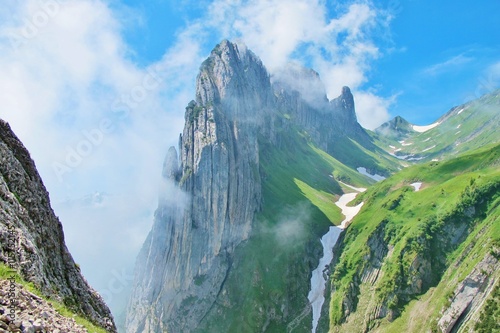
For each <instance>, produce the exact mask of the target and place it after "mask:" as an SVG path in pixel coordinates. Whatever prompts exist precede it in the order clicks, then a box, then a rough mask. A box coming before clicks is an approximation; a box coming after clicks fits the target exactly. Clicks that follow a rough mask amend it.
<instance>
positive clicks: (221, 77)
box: [196, 40, 270, 105]
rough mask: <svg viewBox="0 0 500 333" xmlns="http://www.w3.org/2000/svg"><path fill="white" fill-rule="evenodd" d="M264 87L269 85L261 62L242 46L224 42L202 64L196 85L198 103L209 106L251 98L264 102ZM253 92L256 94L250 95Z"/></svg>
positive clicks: (267, 76)
mask: <svg viewBox="0 0 500 333" xmlns="http://www.w3.org/2000/svg"><path fill="white" fill-rule="evenodd" d="M262 86H264V87H266V86H270V82H269V75H268V73H267V70H266V68H265V67H264V65H263V64H262V61H261V60H260V59H259V58H258V57H257V56H256V55H255V54H254V53H253V52H252V51H250V50H248V49H247V47H246V46H245V45H244V44H242V43H233V42H230V41H228V40H223V41H222V42H221V43H219V44H217V46H215V48H214V49H213V50H212V52H211V53H210V56H209V57H208V58H207V59H206V60H205V61H204V62H203V63H202V65H201V67H200V73H199V75H198V78H197V82H196V102H197V103H198V104H199V105H208V104H210V103H218V102H224V101H226V102H227V101H228V99H226V97H227V96H231V100H234V99H238V98H245V96H251V98H252V99H254V98H257V100H260V99H262V91H263V90H262V88H261V87H262ZM252 91H254V93H253V94H252V93H249V92H252Z"/></svg>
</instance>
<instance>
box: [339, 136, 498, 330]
mask: <svg viewBox="0 0 500 333" xmlns="http://www.w3.org/2000/svg"><path fill="white" fill-rule="evenodd" d="M499 165H500V145H496V146H494V145H493V146H491V145H490V146H488V147H485V148H482V149H479V150H476V151H473V152H470V153H468V154H465V155H462V156H460V157H458V158H456V159H452V160H449V161H446V162H431V163H427V164H423V165H419V166H414V167H411V168H407V169H405V170H403V171H401V172H400V173H398V174H396V175H394V176H392V177H390V178H389V179H387V180H385V181H383V182H381V183H379V184H376V185H375V186H373V187H372V188H370V189H369V190H368V191H367V192H365V193H364V194H362V195H360V196H359V199H358V200H360V201H361V200H362V201H364V202H365V205H364V207H363V209H362V210H361V212H360V213H359V214H358V216H357V217H356V218H355V219H354V221H353V223H352V224H351V226H350V227H349V229H348V230H347V233H346V235H345V241H344V243H343V245H342V248H341V251H342V252H341V256H340V259H339V261H338V263H337V264H336V267H335V271H334V273H333V275H332V288H333V290H334V292H333V293H332V296H331V300H330V331H331V332H337V331H339V332H362V331H363V330H364V329H373V328H376V327H379V328H378V330H379V331H380V332H401V331H408V330H409V331H412V332H423V331H428V330H431V329H436V319H437V318H438V317H439V314H440V312H441V310H442V309H443V307H444V306H445V305H447V304H449V299H448V298H449V295H450V291H453V290H454V288H455V287H456V285H457V284H458V283H459V282H460V281H462V280H463V279H464V278H465V277H466V276H467V275H468V274H469V273H470V272H471V270H472V269H473V267H474V266H475V265H476V264H477V263H478V262H479V261H481V260H482V259H483V258H484V257H485V255H486V254H488V253H489V252H490V251H497V249H498V251H499V252H500V221H499V217H500V207H499V204H500V168H499ZM416 181H419V182H423V185H422V188H421V190H420V191H418V192H416V191H415V190H414V189H413V187H412V186H410V184H411V183H412V182H416ZM472 207H473V208H472ZM495 253H496V252H495ZM452 263H456V264H457V266H452ZM374 268H380V271H378V270H376V269H375V270H374ZM373 272H375V273H373ZM369 273H372V274H369ZM495 274H496V275H494V276H492V278H498V276H497V275H498V274H497V273H495ZM368 281H370V282H368ZM448 281H454V282H453V283H451V284H450V283H447V282H448ZM347 312H350V316H348V317H347V318H346V316H345V314H346V313H347ZM378 317H380V318H383V319H375V318H378ZM393 320H394V321H393Z"/></svg>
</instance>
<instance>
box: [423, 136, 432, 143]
mask: <svg viewBox="0 0 500 333" xmlns="http://www.w3.org/2000/svg"><path fill="white" fill-rule="evenodd" d="M430 139H431V138H430V137H428V138H427V139H425V140H424V141H422V142H427V141H429V140H430Z"/></svg>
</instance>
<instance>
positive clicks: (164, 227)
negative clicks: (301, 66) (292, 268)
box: [127, 42, 272, 332]
mask: <svg viewBox="0 0 500 333" xmlns="http://www.w3.org/2000/svg"><path fill="white" fill-rule="evenodd" d="M269 92H270V89H269V78H268V75H267V72H266V70H265V69H264V67H263V65H262V64H261V62H260V61H259V60H258V59H257V58H256V57H255V55H254V54H253V53H251V52H249V51H247V50H246V49H244V48H242V47H241V46H238V45H235V44H231V43H229V42H223V43H222V44H220V45H219V46H218V47H217V48H215V49H214V51H212V54H211V56H210V58H209V59H207V61H205V62H204V63H203V65H202V67H201V72H200V74H199V76H198V79H197V93H196V101H192V102H191V103H190V104H189V105H188V107H187V108H186V124H185V127H184V131H183V134H182V136H181V138H180V143H179V151H180V154H179V156H180V163H179V164H178V163H177V153H176V151H175V149H171V150H170V151H169V154H168V156H167V159H166V163H165V169H164V176H166V177H167V178H168V179H166V181H170V182H174V183H175V185H176V186H178V189H179V190H180V191H182V192H183V193H185V194H187V197H188V198H187V202H185V203H184V205H182V206H179V205H178V204H177V203H175V204H173V203H172V202H171V201H168V200H164V201H162V202H160V205H159V208H158V210H157V212H156V216H155V223H154V227H153V230H152V231H151V233H150V235H149V237H148V239H147V241H146V243H145V245H144V247H143V250H142V252H141V254H140V255H139V257H138V264H137V277H136V282H135V291H134V293H133V295H132V303H131V305H130V307H129V310H128V319H127V327H128V328H127V331H128V332H159V331H162V330H164V329H165V328H167V329H169V331H171V332H189V331H192V329H193V328H194V327H196V326H197V325H198V323H199V322H200V321H201V319H202V318H203V316H205V314H206V312H207V311H208V309H209V308H210V306H211V305H212V304H213V303H214V302H215V300H216V298H217V296H218V292H219V291H220V289H221V287H222V284H223V283H224V280H225V278H226V276H227V274H228V271H229V269H230V267H231V262H232V253H233V251H234V249H235V247H236V246H237V245H238V244H240V243H241V242H242V241H243V240H245V239H247V238H248V236H249V233H250V230H251V225H252V222H253V220H254V215H255V213H256V212H257V211H258V210H259V208H260V205H261V187H260V177H259V171H258V163H259V154H258V145H257V134H258V125H259V123H260V122H261V120H262V118H261V116H262V113H263V112H265V110H266V109H268V108H269V107H270V106H271V104H270V103H271V102H272V99H271V95H270V93H269ZM195 300H196V301H195Z"/></svg>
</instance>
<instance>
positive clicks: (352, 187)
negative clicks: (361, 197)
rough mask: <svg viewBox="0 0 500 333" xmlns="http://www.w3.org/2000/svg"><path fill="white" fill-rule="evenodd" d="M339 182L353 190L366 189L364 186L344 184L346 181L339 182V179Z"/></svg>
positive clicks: (360, 190)
mask: <svg viewBox="0 0 500 333" xmlns="http://www.w3.org/2000/svg"><path fill="white" fill-rule="evenodd" d="M339 183H341V184H342V185H344V186H347V187H349V188H350V189H353V190H354V191H358V192H364V191H366V188H363V187H354V186H352V185H349V184H346V183H344V182H341V181H339Z"/></svg>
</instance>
